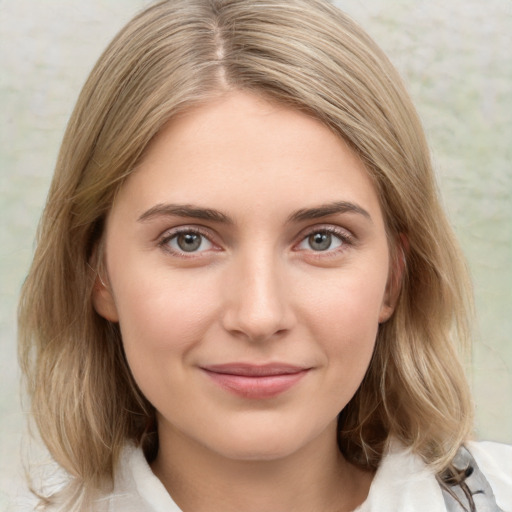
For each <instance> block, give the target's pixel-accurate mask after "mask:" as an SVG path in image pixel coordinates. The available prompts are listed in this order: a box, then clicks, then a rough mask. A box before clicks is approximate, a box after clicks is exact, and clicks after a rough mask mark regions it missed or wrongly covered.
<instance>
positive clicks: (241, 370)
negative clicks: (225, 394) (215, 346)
mask: <svg viewBox="0 0 512 512" xmlns="http://www.w3.org/2000/svg"><path fill="white" fill-rule="evenodd" d="M201 369H202V370H203V371H204V372H205V373H206V375H208V377H209V378H210V379H211V380H213V382H215V383H216V384H217V385H219V386H220V387H221V388H223V389H225V390H227V391H230V392H232V393H234V394H236V395H238V396H241V397H244V398H250V399H265V398H272V397H275V396H277V395H280V394H281V393H284V392H285V391H287V390H289V389H290V388H292V387H293V386H294V385H295V384H297V383H298V382H299V381H300V380H301V379H302V378H303V377H304V376H305V375H306V374H307V373H308V372H309V370H310V369H311V368H307V367H303V366H296V365H291V364H287V363H269V364H250V363H227V364H214V365H207V366H202V367H201Z"/></svg>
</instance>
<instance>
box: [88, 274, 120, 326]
mask: <svg viewBox="0 0 512 512" xmlns="http://www.w3.org/2000/svg"><path fill="white" fill-rule="evenodd" d="M92 304H93V306H94V309H95V310H96V313H98V315H100V316H102V317H103V318H105V319H106V320H108V321H109V322H119V315H118V314H117V307H116V303H115V301H114V297H113V295H112V291H111V289H110V285H109V284H108V282H107V283H105V282H104V281H103V279H102V278H101V276H100V275H99V274H98V275H97V276H96V280H95V282H94V288H93V290H92Z"/></svg>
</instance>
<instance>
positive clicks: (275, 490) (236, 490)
mask: <svg viewBox="0 0 512 512" xmlns="http://www.w3.org/2000/svg"><path fill="white" fill-rule="evenodd" d="M331 427H332V428H331ZM331 427H330V428H329V429H327V430H326V431H325V432H324V433H323V434H322V435H321V436H319V438H317V439H315V440H313V441H312V442H311V443H309V444H308V445H307V446H305V447H302V448H301V449H300V450H298V451H297V452H294V453H292V454H290V455H288V456H285V457H280V458H276V459H272V460H239V459H233V458H228V457H224V456H222V455H221V454H218V453H215V452H213V451H211V450H209V449H208V448H207V447H205V446H203V445H201V444H199V443H197V442H195V441H194V440H191V439H190V438H186V437H185V436H183V435H181V434H180V433H178V432H176V431H166V430H164V429H162V428H159V437H160V447H159V452H158V456H157V458H156V460H155V461H154V463H153V464H152V469H153V471H154V473H155V474H156V475H157V476H158V478H159V479H160V480H161V481H162V483H163V484H164V486H165V487H166V489H167V490H168V492H169V493H170V494H171V496H172V497H173V499H174V501H175V502H176V503H177V504H178V506H179V507H180V508H181V510H183V511H184V512H192V511H193V512H219V511H222V512H234V511H236V512H262V511H270V510H294V511H295V512H306V511H311V510H315V511H319V512H320V511H321V512H349V511H352V510H354V509H355V508H356V507H357V506H358V505H360V504H361V503H362V502H363V501H364V500H365V498H366V496H367V495H368V490H369V487H370V483H371V480H372V477H373V475H372V474H371V473H367V472H364V471H362V470H360V469H358V468H356V467H354V466H353V465H351V464H349V463H348V462H347V461H346V460H345V459H344V457H343V456H342V455H341V453H340V452H339V450H338V448H337V443H336V430H335V428H336V426H335V425H332V426H331ZM162 430H164V431H162Z"/></svg>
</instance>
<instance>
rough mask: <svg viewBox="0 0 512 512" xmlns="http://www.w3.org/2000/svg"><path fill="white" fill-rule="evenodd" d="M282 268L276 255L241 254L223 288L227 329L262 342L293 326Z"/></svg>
mask: <svg viewBox="0 0 512 512" xmlns="http://www.w3.org/2000/svg"><path fill="white" fill-rule="evenodd" d="M281 267H282V265H280V264H279V262H278V261H277V258H276V257H274V256H273V255H269V254H265V253H260V254H252V255H250V256H247V257H240V258H239V259H238V261H236V262H234V263H233V265H231V266H230V268H229V270H227V271H228V272H229V276H228V277H227V279H226V281H225V288H224V290H225V296H224V298H225V301H224V312H223V317H222V322H223V327H224V329H226V330H227V331H229V332H230V333H231V334H232V335H235V336H238V337H240V338H244V339H247V340H249V341H255V342H262V341H265V340H269V339H271V338H275V337H277V336H282V335H283V334H285V333H286V332H288V331H289V330H290V329H291V328H292V326H293V324H294V321H295V319H294V315H293V309H292V307H291V301H290V293H289V287H287V286H286V279H285V275H284V274H285V272H283V269H282V268H281Z"/></svg>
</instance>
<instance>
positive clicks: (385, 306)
mask: <svg viewBox="0 0 512 512" xmlns="http://www.w3.org/2000/svg"><path fill="white" fill-rule="evenodd" d="M398 238H399V240H397V243H396V249H395V250H394V251H393V256H394V257H393V259H392V261H391V264H390V269H389V278H388V282H387V285H386V292H385V294H384V300H383V302H382V306H381V310H380V314H379V323H380V324H381V323H384V322H386V321H387V320H389V319H390V318H391V315H392V314H393V312H394V311H395V307H396V303H397V302H398V298H399V296H400V291H401V289H402V282H403V278H404V273H405V269H406V254H407V250H408V248H409V240H408V239H407V237H406V235H405V234H404V233H400V235H399V237H398Z"/></svg>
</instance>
